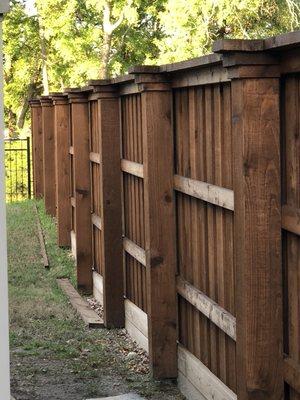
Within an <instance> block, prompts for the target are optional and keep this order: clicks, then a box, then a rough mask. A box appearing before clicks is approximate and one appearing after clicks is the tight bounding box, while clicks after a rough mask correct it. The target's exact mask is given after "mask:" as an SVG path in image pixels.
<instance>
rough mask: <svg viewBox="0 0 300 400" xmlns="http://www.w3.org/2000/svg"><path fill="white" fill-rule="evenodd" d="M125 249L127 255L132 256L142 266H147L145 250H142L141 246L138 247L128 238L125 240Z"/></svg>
mask: <svg viewBox="0 0 300 400" xmlns="http://www.w3.org/2000/svg"><path fill="white" fill-rule="evenodd" d="M123 247H124V250H125V251H126V253H128V254H130V255H131V256H132V257H133V258H135V259H136V260H137V261H138V262H139V263H141V264H142V265H144V266H145V265H146V253H145V250H144V249H142V248H141V247H140V246H138V245H137V244H135V243H134V242H132V241H131V240H130V239H128V238H124V239H123Z"/></svg>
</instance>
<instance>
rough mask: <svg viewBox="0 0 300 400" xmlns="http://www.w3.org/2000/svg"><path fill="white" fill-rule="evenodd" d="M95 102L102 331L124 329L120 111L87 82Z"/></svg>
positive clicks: (111, 92)
mask: <svg viewBox="0 0 300 400" xmlns="http://www.w3.org/2000/svg"><path fill="white" fill-rule="evenodd" d="M90 84H91V85H93V88H94V93H93V95H92V96H93V98H95V99H98V129H99V131H98V135H99V145H100V146H99V147H100V148H99V151H100V160H99V161H100V164H99V166H100V182H99V184H100V208H101V215H100V220H101V233H102V243H101V245H102V248H101V254H102V270H103V309H104V323H105V326H106V327H109V328H112V327H115V328H116V327H124V322H125V315H124V284H123V268H122V261H123V250H122V203H121V170H120V110H119V97H118V95H117V93H116V88H115V87H114V86H112V85H110V84H108V82H107V81H91V82H90Z"/></svg>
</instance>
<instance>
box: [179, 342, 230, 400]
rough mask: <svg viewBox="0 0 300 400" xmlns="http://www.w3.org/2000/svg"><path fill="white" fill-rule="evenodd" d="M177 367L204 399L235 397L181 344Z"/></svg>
mask: <svg viewBox="0 0 300 400" xmlns="http://www.w3.org/2000/svg"><path fill="white" fill-rule="evenodd" d="M178 369H179V372H180V373H181V374H183V375H184V377H185V378H186V379H187V380H188V381H189V382H190V383H191V384H192V385H193V386H194V388H196V389H197V390H198V391H199V392H200V393H201V395H202V396H203V397H204V398H205V399H206V400H236V399H237V396H236V394H235V393H234V392H233V391H232V390H230V389H229V388H228V387H227V386H226V385H225V384H224V383H223V382H222V381H220V379H218V378H217V377H216V376H215V375H214V374H213V373H212V372H211V371H210V370H209V369H208V368H207V367H206V366H205V365H204V364H203V363H202V362H201V361H200V360H198V359H197V358H196V357H195V356H193V355H192V354H191V353H190V352H189V351H187V350H186V349H185V348H184V347H182V346H181V345H179V346H178Z"/></svg>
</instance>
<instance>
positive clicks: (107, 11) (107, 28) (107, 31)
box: [99, 1, 124, 79]
mask: <svg viewBox="0 0 300 400" xmlns="http://www.w3.org/2000/svg"><path fill="white" fill-rule="evenodd" d="M111 8H112V6H111V1H106V2H105V4H104V6H103V26H102V28H103V46H102V51H101V67H100V71H99V72H100V73H99V75H100V79H107V78H109V61H110V52H111V42H112V36H113V32H114V31H115V30H116V29H117V28H118V27H119V26H120V25H121V23H122V22H123V18H124V14H123V12H122V13H121V15H120V17H119V19H118V20H117V21H116V22H112V20H111Z"/></svg>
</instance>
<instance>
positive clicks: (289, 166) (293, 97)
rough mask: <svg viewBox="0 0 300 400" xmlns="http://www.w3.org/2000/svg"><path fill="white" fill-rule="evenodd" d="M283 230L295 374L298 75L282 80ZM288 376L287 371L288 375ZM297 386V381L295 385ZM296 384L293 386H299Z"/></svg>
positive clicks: (298, 360) (299, 311)
mask: <svg viewBox="0 0 300 400" xmlns="http://www.w3.org/2000/svg"><path fill="white" fill-rule="evenodd" d="M281 90H282V102H281V105H282V108H281V120H282V137H281V140H282V152H281V155H282V206H283V207H282V217H283V219H282V227H283V228H284V231H283V240H282V246H283V252H282V254H283V279H284V282H283V290H284V315H283V323H284V353H285V354H286V355H287V356H288V357H289V362H290V365H292V364H293V365H294V366H295V370H296V371H297V370H299V367H300V302H299V298H300V297H299V293H300V279H299V277H300V237H299V230H298V225H299V224H298V222H299V213H298V210H299V209H300V118H299V111H300V101H299V98H300V79H299V75H294V74H291V75H287V76H285V77H284V78H282V85H281ZM285 372H286V371H285ZM284 377H285V379H286V378H289V380H286V382H287V388H286V395H287V396H289V397H288V398H289V400H299V399H300V393H299V385H296V387H295V384H292V382H291V381H290V378H291V375H290V374H289V375H288V376H286V374H285V376H284ZM296 382H297V381H296ZM296 382H295V381H293V383H296Z"/></svg>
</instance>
